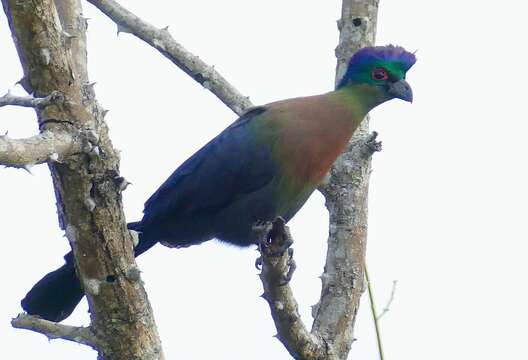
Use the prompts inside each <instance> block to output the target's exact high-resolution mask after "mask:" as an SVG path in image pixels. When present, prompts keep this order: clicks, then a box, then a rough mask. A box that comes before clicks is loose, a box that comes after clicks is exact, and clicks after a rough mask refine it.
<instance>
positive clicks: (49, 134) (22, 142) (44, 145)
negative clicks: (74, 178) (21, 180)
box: [0, 130, 82, 168]
mask: <svg viewBox="0 0 528 360" xmlns="http://www.w3.org/2000/svg"><path fill="white" fill-rule="evenodd" d="M81 150H82V144H81V140H80V138H79V137H77V136H73V135H72V134H71V133H70V132H68V131H58V130H55V131H51V130H44V131H43V132H42V133H40V134H38V135H35V136H32V137H30V138H26V139H11V138H9V136H7V134H6V135H2V136H0V165H6V166H12V167H21V168H26V167H27V166H31V165H36V164H42V163H44V162H48V161H59V160H60V159H64V158H66V157H68V156H70V155H72V154H74V153H78V152H80V151H81Z"/></svg>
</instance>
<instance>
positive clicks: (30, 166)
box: [22, 164, 35, 175]
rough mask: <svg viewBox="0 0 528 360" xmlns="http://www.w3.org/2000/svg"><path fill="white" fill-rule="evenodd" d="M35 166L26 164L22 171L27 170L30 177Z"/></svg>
mask: <svg viewBox="0 0 528 360" xmlns="http://www.w3.org/2000/svg"><path fill="white" fill-rule="evenodd" d="M33 166H35V164H25V165H24V166H22V169H24V170H26V171H27V172H28V174H29V175H33V173H32V172H31V169H32V168H33Z"/></svg>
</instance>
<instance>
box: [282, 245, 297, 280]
mask: <svg viewBox="0 0 528 360" xmlns="http://www.w3.org/2000/svg"><path fill="white" fill-rule="evenodd" d="M296 269H297V263H296V262H295V260H294V259H293V249H292V248H289V249H288V272H287V273H286V274H285V275H284V279H282V281H281V283H280V284H279V286H284V285H287V284H288V283H289V282H290V281H291V279H292V277H293V273H294V272H295V270H296Z"/></svg>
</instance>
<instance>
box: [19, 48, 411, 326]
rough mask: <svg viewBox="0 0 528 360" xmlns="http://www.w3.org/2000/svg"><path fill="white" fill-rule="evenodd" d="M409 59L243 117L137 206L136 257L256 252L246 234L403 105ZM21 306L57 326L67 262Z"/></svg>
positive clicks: (373, 51)
mask: <svg viewBox="0 0 528 360" xmlns="http://www.w3.org/2000/svg"><path fill="white" fill-rule="evenodd" d="M415 62H416V57H415V55H414V54H413V53H410V52H408V51H406V50H405V49H404V48H403V47H400V46H394V45H387V46H371V47H364V48H361V49H359V50H358V51H356V52H355V53H354V54H353V55H352V57H351V58H350V60H349V62H348V64H347V69H346V72H345V74H344V76H343V77H342V79H341V80H340V81H339V82H338V85H337V86H336V88H335V90H333V91H330V92H327V93H324V94H320V95H312V96H307V97H298V98H292V99H287V100H281V101H277V102H272V103H270V104H267V105H263V106H256V107H253V108H250V109H249V110H247V111H246V112H245V113H243V114H242V115H241V116H240V117H239V118H238V119H237V120H236V121H235V122H233V123H232V124H231V125H229V126H228V127H227V128H226V129H225V130H223V131H222V132H221V133H220V134H219V135H217V136H216V137H215V138H213V139H212V140H211V141H209V142H208V143H207V144H206V145H204V146H203V147H202V148H201V149H200V150H198V151H197V152H196V153H195V154H194V155H192V156H191V157H190V158H189V159H187V160H186V161H185V162H183V163H182V164H181V165H180V166H179V167H178V168H177V169H176V170H175V171H174V172H173V173H172V174H171V175H170V176H169V177H168V178H167V180H166V181H165V182H164V183H163V184H162V185H161V186H160V187H159V188H158V189H157V190H156V191H155V192H154V194H153V195H152V196H151V197H150V198H149V199H148V200H147V201H146V203H145V206H144V211H143V218H142V219H141V220H140V221H137V222H132V223H129V224H128V228H129V229H130V230H134V231H136V232H137V233H138V237H139V241H138V243H137V245H136V247H135V248H134V253H135V256H139V255H141V254H142V253H144V252H145V251H147V250H148V249H150V248H151V247H152V246H154V245H155V244H157V243H162V244H163V245H166V246H169V247H175V248H182V247H188V246H191V245H197V244H200V243H203V242H205V241H208V240H211V239H213V238H216V239H218V240H220V241H223V242H226V243H230V244H234V245H237V246H241V247H244V246H250V245H252V244H255V242H256V240H255V235H254V232H253V225H254V224H255V223H257V222H266V221H272V220H273V219H276V218H278V217H282V218H283V219H284V220H285V221H288V220H290V219H291V218H292V217H293V216H294V215H295V213H297V211H298V210H299V209H300V208H301V207H302V206H303V204H304V203H305V202H306V201H307V199H308V197H309V196H310V195H311V193H312V192H314V190H315V189H316V188H317V186H318V184H319V183H320V182H321V181H322V180H323V178H324V177H325V175H326V174H327V172H328V171H329V169H330V167H331V166H332V164H333V163H334V162H335V160H336V159H337V158H338V156H339V155H340V154H341V152H342V151H343V150H344V148H345V147H346V144H347V143H348V141H349V140H350V138H351V136H352V135H353V133H354V131H355V130H356V129H357V127H358V126H359V125H360V123H361V121H362V120H363V118H364V117H365V116H366V115H367V113H368V112H369V111H370V110H371V109H373V108H375V107H376V106H378V105H380V104H382V103H384V102H386V101H388V100H391V99H395V98H397V99H401V100H404V101H407V102H412V100H413V93H412V89H411V87H410V85H409V84H408V83H407V81H406V79H405V77H406V73H407V71H408V70H409V69H410V68H411V67H412V66H413V65H414V64H415ZM64 258H65V261H66V263H65V264H64V265H63V266H61V267H60V268H59V269H57V270H55V271H52V272H50V273H49V274H47V275H46V276H45V277H44V278H42V279H41V280H40V281H39V282H37V284H35V285H34V286H33V288H32V289H31V290H30V291H29V292H28V293H27V295H26V296H25V298H24V299H23V300H22V301H21V305H22V308H23V309H24V310H25V311H26V312H27V313H28V314H30V315H35V316H39V317H41V318H44V319H46V320H50V321H55V322H60V321H62V320H64V319H65V318H67V317H68V316H69V315H70V314H71V313H72V312H73V310H74V309H75V307H76V306H77V304H78V303H79V302H80V301H81V299H82V297H83V295H84V292H83V289H82V286H81V284H80V282H79V280H78V278H77V276H76V274H75V268H74V262H73V256H72V253H71V252H70V253H68V254H67V255H66V256H65V257H64Z"/></svg>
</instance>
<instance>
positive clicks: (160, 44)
mask: <svg viewBox="0 0 528 360" xmlns="http://www.w3.org/2000/svg"><path fill="white" fill-rule="evenodd" d="M88 2H89V3H91V4H92V5H94V6H95V7H97V8H98V9H99V10H101V11H102V12H103V13H104V14H105V15H106V16H108V17H109V18H110V19H112V20H113V21H114V22H115V23H116V24H117V26H118V31H121V32H129V33H131V34H133V35H135V36H137V37H138V38H140V39H141V40H143V41H145V42H146V43H147V44H149V45H150V46H152V47H154V48H156V49H157V50H158V51H159V52H160V53H161V54H163V56H165V57H166V58H168V59H169V60H170V61H172V62H173V63H174V64H175V65H176V66H178V67H179V68H180V69H181V70H183V71H184V72H185V73H187V74H188V75H189V76H191V77H192V78H193V79H194V80H196V81H197V82H199V83H200V84H201V85H203V87H204V88H206V89H208V90H209V91H211V92H212V93H213V94H215V95H216V96H217V97H218V98H219V99H220V101H222V102H223V103H224V104H226V105H227V107H229V108H230V109H231V110H233V111H234V112H235V113H236V114H238V115H240V114H242V113H243V112H244V111H245V110H246V109H247V108H249V107H251V106H252V104H251V101H250V100H249V98H248V97H246V96H243V95H242V94H241V93H240V92H238V90H237V89H235V87H234V86H233V85H231V84H230V83H229V82H228V81H227V80H226V79H225V78H224V77H223V76H222V75H220V73H218V71H216V70H215V68H214V67H213V66H210V65H207V64H206V63H205V62H203V61H202V60H201V59H200V58H199V57H198V56H196V55H194V54H192V53H191V52H189V51H188V50H187V49H185V48H184V47H183V46H182V45H181V44H179V43H178V42H176V41H175V40H174V38H173V37H172V35H171V34H170V33H169V31H168V29H167V28H163V29H158V28H156V27H154V26H152V25H150V24H149V23H147V22H145V21H143V20H142V19H141V18H139V17H138V16H136V15H135V14H133V13H131V12H130V11H128V10H127V9H125V8H124V7H123V6H121V5H119V4H118V3H117V2H116V1H113V0H88Z"/></svg>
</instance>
